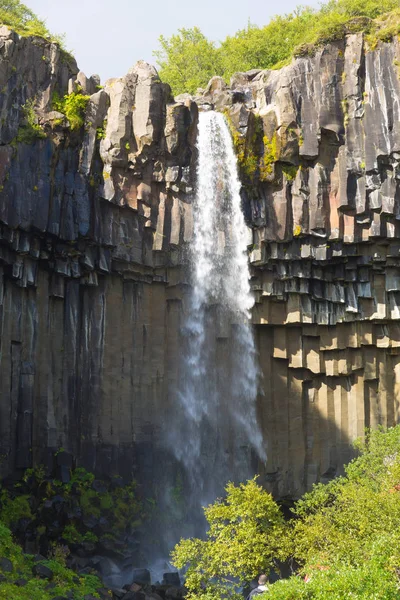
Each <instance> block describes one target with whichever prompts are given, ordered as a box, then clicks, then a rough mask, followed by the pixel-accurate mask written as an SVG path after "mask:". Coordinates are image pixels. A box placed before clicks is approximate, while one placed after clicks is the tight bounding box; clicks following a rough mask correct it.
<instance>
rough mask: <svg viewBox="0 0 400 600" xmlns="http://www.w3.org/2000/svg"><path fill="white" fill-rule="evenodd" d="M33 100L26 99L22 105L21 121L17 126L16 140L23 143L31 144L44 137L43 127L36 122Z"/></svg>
mask: <svg viewBox="0 0 400 600" xmlns="http://www.w3.org/2000/svg"><path fill="white" fill-rule="evenodd" d="M34 107H35V101H34V100H33V99H32V100H27V101H26V102H25V104H24V105H23V106H22V114H23V122H22V123H21V125H20V126H19V128H18V133H17V138H16V141H17V142H19V143H23V144H33V142H35V141H36V140H40V139H43V138H45V137H46V134H45V132H44V131H43V128H42V127H41V126H40V125H39V123H38V118H37V116H36V113H35V108H34Z"/></svg>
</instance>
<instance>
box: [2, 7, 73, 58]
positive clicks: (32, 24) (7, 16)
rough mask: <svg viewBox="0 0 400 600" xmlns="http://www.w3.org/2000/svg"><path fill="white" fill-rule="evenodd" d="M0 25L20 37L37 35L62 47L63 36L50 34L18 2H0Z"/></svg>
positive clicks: (40, 21)
mask: <svg viewBox="0 0 400 600" xmlns="http://www.w3.org/2000/svg"><path fill="white" fill-rule="evenodd" d="M0 24H2V25H7V27H10V28H11V29H13V30H14V31H16V32H17V33H19V34H20V35H37V36H40V37H43V38H45V39H46V40H48V41H51V42H56V43H58V44H59V45H60V46H61V47H63V45H64V36H59V35H53V34H52V33H50V31H49V30H48V29H47V27H46V24H45V22H44V21H43V20H41V19H39V17H37V16H36V15H35V13H33V12H32V11H31V10H30V9H29V8H28V7H27V6H25V4H22V3H21V2H20V1H19V0H0Z"/></svg>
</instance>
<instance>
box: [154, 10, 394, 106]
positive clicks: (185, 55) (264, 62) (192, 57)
mask: <svg viewBox="0 0 400 600" xmlns="http://www.w3.org/2000/svg"><path fill="white" fill-rule="evenodd" d="M399 9H400V1H399V0H379V1H378V0H365V1H364V0H329V1H328V2H327V3H326V4H323V5H322V6H321V7H320V9H313V8H310V7H307V6H305V7H304V6H302V7H299V8H297V9H296V10H295V11H293V12H292V13H289V14H286V15H283V16H276V17H274V18H273V19H271V21H270V22H269V23H268V25H266V26H264V27H257V26H256V25H252V24H250V23H249V24H248V26H247V27H246V28H244V29H241V30H239V31H238V32H237V33H236V34H235V35H233V36H228V37H227V38H226V39H225V40H224V41H223V42H222V43H221V44H220V46H219V47H216V46H215V44H214V43H213V42H211V41H209V40H207V38H206V37H205V36H204V35H203V34H202V32H201V31H200V30H199V29H198V28H197V27H195V28H193V29H180V30H178V33H177V34H175V35H173V36H172V37H171V38H169V39H166V38H165V37H163V36H161V37H160V38H159V42H160V45H161V50H158V51H156V52H155V53H154V55H155V56H156V58H157V62H158V64H159V65H160V67H161V69H160V76H161V77H162V79H163V80H164V81H166V82H167V83H169V84H170V85H171V87H172V90H173V92H174V93H175V94H177V93H181V92H190V93H194V92H195V91H196V89H197V88H198V87H204V86H205V85H206V84H207V83H208V81H209V79H210V78H211V77H212V76H213V75H222V76H223V77H224V78H225V79H226V80H229V78H230V77H231V76H232V74H233V73H235V72H237V71H247V70H249V69H272V68H278V67H280V66H282V65H283V64H285V63H287V62H288V61H289V60H290V59H291V58H292V56H294V55H297V54H304V53H308V52H311V51H312V50H313V48H314V47H315V46H316V45H320V44H323V43H327V42H329V41H333V40H337V39H341V38H343V36H344V35H345V34H346V33H347V32H355V31H361V30H363V31H366V32H367V33H369V34H370V36H371V38H370V41H371V43H376V41H377V40H378V39H383V40H386V39H390V38H391V37H392V36H393V35H396V34H397V33H398V32H399V31H400V27H399V25H400V17H399V15H398V10H399ZM391 11H392V12H391ZM383 15H387V17H386V18H385V19H383V21H382V18H383V17H382V16H383ZM371 19H379V20H378V21H371Z"/></svg>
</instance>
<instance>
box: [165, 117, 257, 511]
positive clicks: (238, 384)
mask: <svg viewBox="0 0 400 600" xmlns="http://www.w3.org/2000/svg"><path fill="white" fill-rule="evenodd" d="M197 147H198V152H199V161H198V170H197V194H196V198H195V203H194V206H193V213H194V214H193V219H194V240H193V242H192V248H191V261H192V272H193V278H192V286H193V292H192V296H191V299H190V306H189V308H188V315H187V319H186V323H185V330H184V339H185V344H186V348H185V358H184V368H183V377H182V383H181V385H180V389H179V393H178V396H179V403H180V415H181V417H180V419H179V432H176V431H175V434H174V444H173V445H174V452H175V455H176V457H177V458H178V459H179V460H180V461H181V462H182V463H183V465H184V466H185V467H186V471H187V472H188V473H189V474H190V479H191V481H192V485H193V486H195V487H194V490H193V492H194V493H195V494H196V495H197V497H198V499H199V500H200V501H201V502H203V503H204V502H209V501H213V500H214V499H215V497H216V495H217V494H219V493H220V492H221V491H222V488H223V486H224V485H225V483H226V482H227V481H228V480H236V481H240V480H244V479H246V478H247V477H251V476H252V475H253V474H254V467H252V463H254V459H255V458H257V457H258V458H259V459H261V460H265V459H266V455H265V448H264V443H263V438H262V435H261V431H260V428H259V426H258V423H257V415H256V397H257V391H258V380H259V370H258V365H257V357H256V351H255V345H254V339H253V333H252V328H251V323H250V311H251V308H252V306H253V303H254V300H253V298H252V295H251V291H250V284H249V277H250V275H249V267H248V260H247V246H248V244H249V243H251V235H250V231H249V229H248V228H247V226H246V224H245V220H244V216H243V212H242V209H241V197H240V187H241V186H240V181H239V178H238V174H237V161H236V156H235V152H234V148H233V144H232V139H231V136H230V132H229V129H228V127H227V124H226V122H225V119H224V117H223V115H222V114H219V113H215V112H205V113H201V114H200V118H199V134H198V142H197Z"/></svg>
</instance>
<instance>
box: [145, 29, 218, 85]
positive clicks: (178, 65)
mask: <svg viewBox="0 0 400 600" xmlns="http://www.w3.org/2000/svg"><path fill="white" fill-rule="evenodd" d="M159 43H160V46H161V50H157V51H156V52H154V56H155V57H156V58H157V62H158V64H159V65H160V67H161V69H160V77H161V78H162V80H163V81H165V82H167V83H169V84H170V86H171V88H172V91H173V93H174V94H180V93H181V92H195V91H196V90H197V88H199V87H202V86H205V85H206V84H207V83H208V81H209V80H210V79H211V77H213V75H221V74H222V72H223V69H222V66H221V65H220V61H219V54H218V50H217V49H216V46H215V44H214V43H213V42H210V41H209V40H207V38H206V37H205V36H204V35H203V33H202V32H201V31H200V29H199V28H198V27H194V28H193V29H179V30H178V33H177V34H175V35H173V36H171V37H170V38H169V39H167V38H165V37H164V36H160V38H159Z"/></svg>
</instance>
